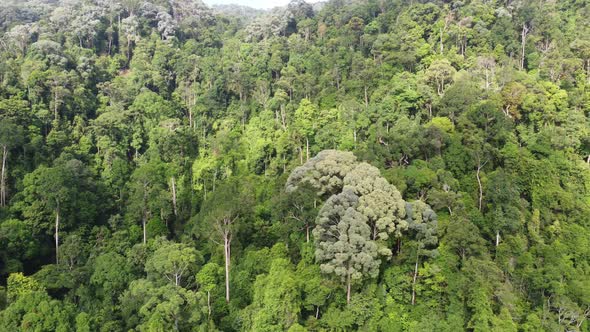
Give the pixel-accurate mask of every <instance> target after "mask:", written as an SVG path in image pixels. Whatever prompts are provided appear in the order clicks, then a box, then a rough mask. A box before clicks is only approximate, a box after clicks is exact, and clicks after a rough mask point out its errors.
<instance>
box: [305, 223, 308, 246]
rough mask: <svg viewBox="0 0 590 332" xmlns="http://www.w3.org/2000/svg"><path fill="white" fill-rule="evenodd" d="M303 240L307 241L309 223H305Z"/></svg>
mask: <svg viewBox="0 0 590 332" xmlns="http://www.w3.org/2000/svg"><path fill="white" fill-rule="evenodd" d="M305 242H306V243H309V223H307V224H305Z"/></svg>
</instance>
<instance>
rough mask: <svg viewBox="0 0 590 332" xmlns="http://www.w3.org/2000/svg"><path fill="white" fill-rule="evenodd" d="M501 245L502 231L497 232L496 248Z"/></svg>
mask: <svg viewBox="0 0 590 332" xmlns="http://www.w3.org/2000/svg"><path fill="white" fill-rule="evenodd" d="M499 244H500V231H499V230H497V231H496V247H497V246H498V245H499Z"/></svg>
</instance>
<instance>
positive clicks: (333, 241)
mask: <svg viewBox="0 0 590 332" xmlns="http://www.w3.org/2000/svg"><path fill="white" fill-rule="evenodd" d="M358 204H359V198H358V196H356V195H355V194H354V193H353V192H352V190H345V191H343V192H342V193H340V194H338V195H334V196H332V197H330V198H329V199H328V200H327V201H326V203H325V204H324V206H323V207H322V209H321V210H320V213H319V215H318V218H317V220H316V223H317V226H316V228H315V229H314V230H313V235H314V238H315V243H316V248H317V249H316V259H317V260H318V261H319V262H320V264H321V265H320V267H321V269H322V272H324V273H326V274H335V275H336V276H337V277H339V278H340V279H341V280H342V281H343V282H344V283H345V285H346V302H347V303H350V291H351V286H352V283H353V281H358V280H360V279H362V278H363V277H366V276H369V277H376V276H377V273H379V265H380V264H381V261H380V260H379V253H378V248H377V244H376V243H375V241H373V240H372V239H371V228H370V227H369V225H368V224H367V217H366V216H365V215H363V214H362V213H360V212H358V211H357V209H356V208H357V206H358Z"/></svg>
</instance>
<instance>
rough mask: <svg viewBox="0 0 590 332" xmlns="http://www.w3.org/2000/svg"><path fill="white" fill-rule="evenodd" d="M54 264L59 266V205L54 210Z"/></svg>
mask: <svg viewBox="0 0 590 332" xmlns="http://www.w3.org/2000/svg"><path fill="white" fill-rule="evenodd" d="M55 264H59V203H57V208H56V209H55Z"/></svg>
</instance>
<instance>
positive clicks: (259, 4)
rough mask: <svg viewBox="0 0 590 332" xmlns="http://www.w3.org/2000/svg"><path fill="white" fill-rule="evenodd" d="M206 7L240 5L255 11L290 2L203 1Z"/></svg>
mask: <svg viewBox="0 0 590 332" xmlns="http://www.w3.org/2000/svg"><path fill="white" fill-rule="evenodd" d="M203 1H204V2H205V3H206V4H207V5H209V6H211V5H231V4H235V5H241V6H248V7H252V8H257V9H269V8H273V7H279V6H284V5H286V4H288V3H289V2H290V1H291V0H203ZM307 2H308V3H314V2H318V0H307Z"/></svg>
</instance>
